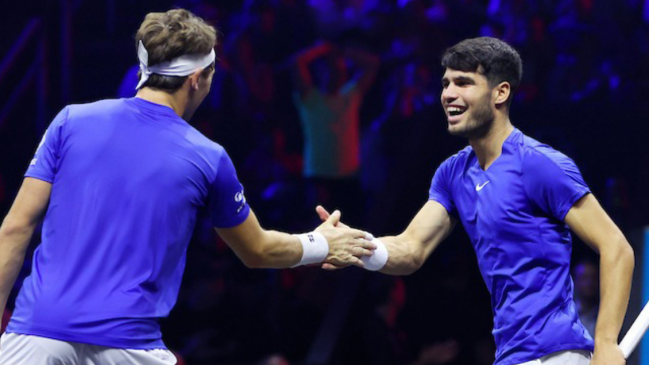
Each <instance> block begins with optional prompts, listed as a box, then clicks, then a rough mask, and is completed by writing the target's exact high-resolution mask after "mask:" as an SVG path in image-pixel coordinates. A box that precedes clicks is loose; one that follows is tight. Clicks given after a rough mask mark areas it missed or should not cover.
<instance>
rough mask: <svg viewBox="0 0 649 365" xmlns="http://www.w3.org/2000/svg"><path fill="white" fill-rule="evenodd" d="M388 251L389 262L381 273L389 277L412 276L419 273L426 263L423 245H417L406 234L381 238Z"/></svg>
mask: <svg viewBox="0 0 649 365" xmlns="http://www.w3.org/2000/svg"><path fill="white" fill-rule="evenodd" d="M379 240H380V241H381V242H383V244H385V248H386V249H387V250H388V261H387V263H386V264H385V266H384V267H383V268H382V269H381V270H380V272H382V273H384V274H388V275H410V274H412V273H413V272H415V271H417V270H418V269H419V268H420V267H421V265H422V264H423V262H424V259H425V258H424V257H423V256H424V254H423V253H422V252H421V250H419V249H417V248H418V247H421V243H416V242H415V241H414V240H413V239H412V238H409V237H408V236H406V235H405V234H401V235H399V236H390V237H380V238H379Z"/></svg>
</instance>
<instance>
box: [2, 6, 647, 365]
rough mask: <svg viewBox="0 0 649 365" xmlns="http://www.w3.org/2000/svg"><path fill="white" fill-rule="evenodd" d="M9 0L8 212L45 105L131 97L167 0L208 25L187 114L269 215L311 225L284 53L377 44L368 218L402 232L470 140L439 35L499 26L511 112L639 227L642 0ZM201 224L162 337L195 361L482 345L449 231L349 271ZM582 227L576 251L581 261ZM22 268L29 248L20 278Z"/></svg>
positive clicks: (422, 355)
mask: <svg viewBox="0 0 649 365" xmlns="http://www.w3.org/2000/svg"><path fill="white" fill-rule="evenodd" d="M2 4H3V10H4V12H3V19H2V20H1V21H0V213H2V215H3V216H4V215H5V214H6V212H7V211H8V209H9V207H10V204H11V202H12V201H13V198H14V196H15V194H16V192H17V190H18V188H19V186H20V183H21V181H22V174H23V173H24V171H25V169H26V167H27V165H28V163H29V161H30V159H31V158H32V155H33V152H34V151H35V149H36V146H37V144H38V140H39V139H40V137H41V135H42V133H43V131H44V129H45V128H46V127H47V125H48V124H49V121H50V120H51V119H52V118H53V117H54V116H55V115H56V113H57V112H58V111H59V110H60V109H61V108H62V107H63V106H65V105H67V104H70V103H84V102H90V101H95V100H97V99H103V98H114V97H117V96H118V95H122V96H125V95H128V93H129V92H131V91H130V90H131V89H130V88H126V87H124V88H123V89H122V90H121V91H120V85H122V83H123V82H124V83H125V84H126V85H128V84H129V82H130V83H133V80H132V79H131V80H129V79H128V78H127V75H128V74H127V71H128V70H129V69H131V68H132V67H133V66H134V65H135V64H136V61H137V60H136V55H135V47H134V41H133V35H134V33H135V31H136V30H137V28H138V26H139V24H140V22H141V21H142V19H143V18H144V15H145V14H146V13H148V12H151V11H166V10H168V9H170V8H172V7H175V6H179V7H185V8H187V9H189V10H191V11H193V12H195V13H196V14H197V15H199V16H201V17H204V18H205V19H206V20H208V21H209V22H210V23H212V24H214V25H215V26H216V27H217V28H218V29H219V30H220V32H221V34H220V36H221V37H220V45H219V47H218V49H217V57H218V58H219V61H218V62H217V67H216V68H217V71H216V75H215V77H214V83H213V85H212V93H211V94H210V96H208V98H207V99H206V101H205V103H204V104H203V105H202V106H201V109H199V112H198V113H197V115H196V116H195V117H194V119H193V120H192V124H193V125H194V126H196V127H197V128H198V129H199V130H200V131H201V132H203V133H204V134H205V135H207V136H208V137H210V138H212V139H213V140H215V141H217V142H218V143H220V144H222V145H223V146H224V147H225V148H226V150H227V151H228V152H229V154H230V155H231V157H232V159H233V161H234V164H235V166H237V170H238V174H239V178H240V180H241V182H242V183H243V185H244V186H245V187H246V192H247V195H248V200H249V202H250V204H251V206H252V207H253V208H254V209H255V211H256V212H257V214H258V216H259V218H260V221H261V222H262V224H263V225H264V227H266V228H274V229H280V230H284V231H289V232H304V231H308V230H311V229H313V227H314V226H315V225H316V224H317V217H316V216H315V213H314V212H313V206H311V205H307V204H305V201H308V199H305V194H307V191H306V188H305V183H304V180H303V178H302V177H301V169H302V162H301V153H302V144H303V140H302V134H301V128H300V122H299V118H298V115H297V111H296V109H295V106H294V104H293V101H292V92H293V84H292V72H293V59H294V58H293V57H294V55H295V54H296V53H297V52H299V51H300V50H302V49H304V48H306V47H308V46H310V45H312V44H314V43H315V42H317V41H321V40H329V41H332V42H334V43H336V44H338V45H340V46H349V47H356V48H359V49H363V50H366V51H370V52H373V53H375V54H377V55H378V56H379V57H380V58H381V61H382V63H381V68H380V70H379V73H378V76H377V79H376V82H375V83H374V85H373V87H372V89H371V90H370V91H369V93H368V94H367V95H366V97H365V100H364V102H363V107H362V112H361V126H362V141H361V146H362V151H363V152H362V168H361V170H362V171H361V181H362V182H363V186H364V188H365V190H364V194H365V196H364V200H365V202H366V203H365V206H364V209H363V211H364V217H365V218H364V223H363V224H362V227H363V228H365V229H367V230H369V231H371V232H373V233H374V234H375V235H377V236H378V235H385V234H398V233H400V232H401V231H402V230H403V229H405V227H406V225H407V223H408V222H409V221H410V220H411V219H412V217H413V216H414V214H415V213H416V212H417V210H418V209H419V208H420V207H421V206H422V205H423V204H424V203H425V202H426V200H427V192H428V187H429V184H430V179H431V177H432V176H433V173H434V171H435V169H436V168H437V166H438V165H439V164H440V163H441V162H442V161H443V160H444V159H446V158H447V157H448V156H450V155H452V154H453V153H455V152H456V151H457V150H458V149H460V148H462V147H463V146H464V145H465V144H466V141H465V140H462V139H457V138H454V137H450V136H449V135H448V134H447V133H446V125H445V123H446V122H445V119H444V114H443V111H442V109H441V107H440V105H439V93H440V82H439V80H440V77H441V74H442V72H443V70H442V69H441V67H440V66H439V60H440V56H441V54H442V53H443V51H444V49H445V48H446V47H449V46H451V45H453V44H455V43H456V42H458V41H460V40H462V39H464V38H467V37H475V36H479V35H492V36H497V37H500V38H502V39H504V40H506V41H507V42H509V43H510V44H512V45H513V46H514V47H515V48H516V49H517V50H519V52H520V53H521V56H522V58H523V62H524V77H523V83H522V85H521V87H520V89H519V91H518V93H517V95H516V98H515V100H514V103H513V106H512V112H511V119H512V122H513V123H514V125H515V126H516V127H518V128H520V129H521V130H522V131H523V132H524V133H526V134H528V135H530V136H533V137H534V138H536V139H538V140H540V141H542V142H546V143H548V144H550V145H551V146H553V147H555V148H556V149H558V150H560V151H562V152H564V153H566V154H567V155H569V156H570V157H572V158H573V159H574V160H575V161H576V163H577V165H578V166H579V167H580V169H581V172H582V174H583V175H584V178H585V180H586V182H587V183H588V184H589V185H590V187H591V189H592V191H593V193H594V194H595V196H597V197H598V199H599V200H600V201H601V203H602V205H603V206H604V207H605V209H606V210H607V211H608V212H609V214H610V215H611V216H612V217H613V219H614V220H615V221H616V223H618V225H619V226H620V227H621V228H622V229H623V230H624V231H625V232H629V231H631V230H633V229H636V228H639V227H641V226H643V225H646V224H647V223H649V209H647V206H649V192H648V187H649V143H648V141H647V139H648V137H649V126H648V122H647V121H648V119H649V103H648V102H647V100H646V99H647V97H649V93H648V92H649V72H648V67H647V66H648V65H649V4H645V2H644V1H643V0H621V1H606V0H545V1H529V0H528V1H525V0H500V1H495V0H491V1H490V0H455V1H453V0H411V1H407V0H398V1H397V0H335V1H319V0H310V1H308V0H274V1H221V0H219V1H216V0H214V1H206V0H203V1H201V0H186V1H117V0H112V1H111V0H107V1H83V0H77V1H54V0H50V1H35V0H23V1H3V2H2ZM131 77H132V74H131ZM343 217H344V212H343ZM201 222H202V223H201V224H199V225H198V226H197V229H196V232H195V235H194V237H193V241H192V243H191V245H190V249H189V254H188V263H187V270H186V274H185V279H184V283H183V287H182V289H181V294H180V297H179V299H178V304H177V306H176V308H175V309H174V311H173V312H172V314H171V316H170V317H169V318H168V319H166V320H165V321H164V322H163V333H164V339H165V341H166V343H167V345H168V346H169V347H170V348H171V349H173V350H174V351H176V352H177V353H178V354H179V355H180V357H181V358H183V359H184V361H185V362H186V363H188V364H217V363H218V364H255V363H263V364H273V363H276V364H282V363H286V362H290V363H298V364H299V363H305V362H308V363H317V362H318V361H321V360H322V359H325V360H322V361H324V363H331V364H380V363H392V364H402V363H403V364H410V363H421V364H424V363H431V364H490V363H491V361H493V351H494V348H493V347H494V345H493V340H492V338H491V337H490V336H491V335H490V330H491V325H492V322H491V311H490V309H489V308H490V305H489V296H488V293H487V291H486V288H485V287H484V284H483V283H482V280H481V277H480V274H479V271H478V269H477V265H476V262H475V254H474V252H473V249H472V247H471V245H470V243H469V242H468V239H467V238H466V236H465V234H464V232H463V230H462V229H461V227H458V229H456V230H455V232H454V233H453V235H452V236H451V237H450V238H449V239H448V240H447V242H445V243H444V244H442V245H441V246H440V248H439V249H438V250H437V251H436V252H435V253H433V255H432V256H431V258H430V259H429V260H428V261H427V263H426V264H425V266H424V267H423V268H422V269H421V270H420V271H418V272H417V273H415V274H413V275H411V276H408V277H403V278H391V277H387V276H383V275H380V274H372V273H368V272H364V271H361V270H356V269H349V270H346V271H343V272H335V273H329V272H323V271H321V270H318V269H316V268H300V269H296V270H249V269H246V268H245V267H244V266H243V265H242V264H241V263H240V262H239V261H238V259H237V258H236V257H235V256H234V255H233V253H232V252H231V251H230V250H229V249H228V248H227V246H226V245H225V244H224V243H223V242H222V241H220V240H219V239H218V237H216V236H215V234H214V233H213V230H212V229H211V227H210V226H209V222H207V220H205V219H203V220H202V221H201ZM575 241H576V242H575V245H574V256H575V262H577V261H579V260H583V259H592V258H593V253H592V252H591V251H590V250H589V249H587V248H586V247H585V245H583V244H582V243H581V242H578V240H575ZM37 243H38V237H35V238H34V242H33V245H36V244H37ZM28 272H29V260H26V264H25V270H24V273H23V275H22V277H24V275H26V274H27V273H28ZM17 286H19V284H17ZM14 295H15V293H14ZM12 299H13V296H12ZM11 305H12V303H10V305H9V307H11ZM336 324H338V325H336ZM273 354H275V355H277V356H275V357H270V358H269V356H271V355H273ZM318 359H320V360H318ZM322 361H321V362H322Z"/></svg>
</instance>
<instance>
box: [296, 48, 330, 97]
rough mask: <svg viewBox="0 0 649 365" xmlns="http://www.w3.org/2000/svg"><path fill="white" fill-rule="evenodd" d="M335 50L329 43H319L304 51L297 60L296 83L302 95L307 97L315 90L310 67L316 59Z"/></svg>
mask: <svg viewBox="0 0 649 365" xmlns="http://www.w3.org/2000/svg"><path fill="white" fill-rule="evenodd" d="M333 49H334V47H333V45H332V44H331V43H329V42H323V43H318V44H316V45H315V46H313V47H311V48H308V49H306V50H304V51H302V52H301V53H300V54H298V55H297V58H296V59H295V67H296V75H295V83H296V85H297V88H298V90H299V91H300V95H301V96H304V95H306V94H307V93H308V92H309V91H310V90H311V89H312V88H313V79H312V78H311V71H310V70H309V65H310V64H311V63H312V62H313V61H315V60H316V59H318V58H320V57H323V56H326V55H327V54H329V53H330V52H332V51H333Z"/></svg>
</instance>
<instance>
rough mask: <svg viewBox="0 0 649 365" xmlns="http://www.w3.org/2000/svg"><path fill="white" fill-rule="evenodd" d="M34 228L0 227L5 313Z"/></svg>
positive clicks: (0, 299)
mask: <svg viewBox="0 0 649 365" xmlns="http://www.w3.org/2000/svg"><path fill="white" fill-rule="evenodd" d="M33 232H34V229H33V227H22V228H18V227H16V228H10V224H7V222H5V224H3V225H2V227H0V310H2V311H4V308H5V306H6V305H7V298H8V297H9V293H10V292H11V288H12V287H13V285H14V283H15V281H16V277H18V273H19V272H20V268H21V267H22V265H23V261H24V259H25V251H26V249H27V246H28V244H29V241H30V240H31V237H32V233H33Z"/></svg>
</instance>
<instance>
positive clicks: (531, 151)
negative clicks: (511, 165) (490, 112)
mask: <svg viewBox="0 0 649 365" xmlns="http://www.w3.org/2000/svg"><path fill="white" fill-rule="evenodd" d="M524 143H525V145H524V146H523V147H522V149H521V152H522V157H521V169H522V176H523V181H524V182H525V183H526V186H528V187H529V186H531V187H534V186H536V187H544V186H545V187H549V186H557V185H562V184H566V185H575V186H584V187H585V186H586V183H585V181H584V179H583V177H582V176H581V172H580V171H579V168H578V167H577V164H575V162H574V161H573V160H572V159H571V158H570V157H568V156H566V155H565V154H563V153H561V152H559V151H557V150H555V149H554V148H552V147H550V146H548V145H547V144H543V143H540V142H538V141H536V140H534V139H533V138H529V137H526V138H525V140H524Z"/></svg>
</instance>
